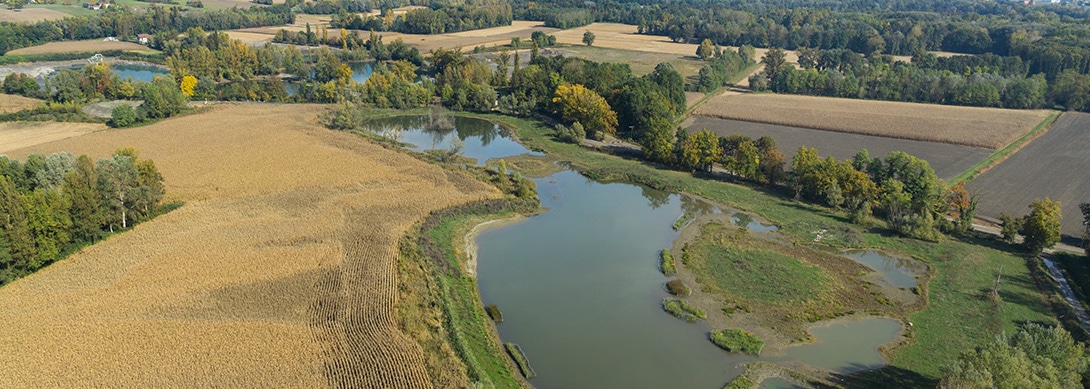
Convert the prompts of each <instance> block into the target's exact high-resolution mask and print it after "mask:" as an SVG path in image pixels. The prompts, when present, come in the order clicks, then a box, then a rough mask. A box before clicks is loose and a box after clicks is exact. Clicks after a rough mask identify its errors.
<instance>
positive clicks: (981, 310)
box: [467, 114, 1055, 378]
mask: <svg viewBox="0 0 1090 389" xmlns="http://www.w3.org/2000/svg"><path fill="white" fill-rule="evenodd" d="M467 116H474V117H480V118H484V119H488V120H492V121H494V122H497V123H500V124H503V125H505V126H508V127H511V128H515V129H517V130H518V136H519V137H520V138H521V139H522V141H523V142H524V143H525V144H527V145H528V146H529V147H530V148H531V149H534V150H539V151H544V152H546V153H548V154H550V155H552V156H554V157H556V158H558V159H560V160H563V161H569V162H570V163H571V165H572V166H573V167H575V168H577V169H579V170H581V171H583V172H584V173H586V174H588V175H598V176H599V178H613V179H631V180H633V181H635V182H638V183H643V184H647V185H651V186H656V187H658V188H660V189H666V190H678V191H683V192H687V193H692V194H696V195H700V196H703V197H707V198H709V199H712V200H714V201H716V202H719V203H722V204H725V205H728V206H731V207H735V208H738V209H741V210H745V211H748V212H752V213H755V214H757V215H760V216H761V217H763V218H764V219H767V220H769V221H771V222H773V223H775V224H777V225H779V226H782V229H781V230H780V231H781V232H782V233H784V234H787V235H789V236H792V237H794V238H796V239H798V241H799V242H801V243H806V242H811V241H813V239H814V238H815V235H816V234H817V232H818V231H821V230H825V231H826V233H825V234H823V236H824V238H823V239H822V242H824V243H826V244H832V245H835V246H841V247H885V248H889V249H893V250H898V251H901V252H905V253H908V254H911V255H915V256H917V257H919V258H921V259H923V260H925V261H928V262H929V263H930V264H931V265H932V266H933V267H934V268H935V269H934V272H935V273H936V275H935V278H934V279H933V280H932V285H931V286H930V287H929V288H928V285H923V286H924V288H925V289H929V290H930V294H929V305H928V308H927V309H925V310H924V311H922V312H919V313H916V314H913V315H911V316H910V320H911V321H912V322H913V325H914V327H912V328H910V329H909V330H908V333H909V335H910V336H913V337H914V339H915V341H914V342H909V343H908V344H907V345H906V346H905V347H902V348H900V349H898V350H896V351H895V352H894V355H893V357H894V358H893V360H894V365H895V366H897V367H900V368H904V369H908V370H912V371H916V372H918V373H920V374H923V375H925V376H927V377H932V378H933V377H937V376H938V370H939V366H941V365H943V364H945V363H948V362H950V361H952V360H953V359H955V358H956V357H957V355H958V353H960V352H962V351H964V350H966V349H967V348H966V347H972V346H976V345H981V344H984V343H986V342H989V341H991V340H992V339H993V338H994V336H995V335H996V334H998V333H999V332H1000V331H1003V330H1008V331H1010V330H1013V329H1014V328H1015V326H1016V324H1017V323H1020V322H1025V321H1044V322H1055V319H1053V318H1052V317H1051V315H1052V314H1053V313H1052V312H1051V311H1050V309H1049V305H1048V303H1047V302H1046V301H1045V297H1044V294H1042V292H1041V291H1040V290H1039V289H1037V287H1036V286H1035V285H1034V284H1033V282H1032V281H1030V280H1031V276H1030V274H1029V270H1028V268H1027V267H1026V264H1025V261H1024V260H1023V259H1022V258H1020V257H1018V256H1015V255H1013V254H1011V253H1010V252H1008V251H1001V250H999V249H995V248H989V247H985V246H981V245H979V244H974V243H985V244H989V243H987V242H990V241H984V242H962V241H959V240H957V239H954V238H947V239H945V240H943V241H942V242H940V243H928V242H922V241H918V240H913V239H904V238H900V237H896V236H894V235H892V234H890V233H889V232H888V231H887V230H884V229H881V228H865V227H861V226H858V225H854V224H850V223H848V222H847V219H846V217H845V216H844V215H841V214H836V213H833V212H831V211H829V210H828V209H826V208H823V207H817V206H813V205H809V204H805V203H797V202H794V201H791V200H789V199H787V198H786V197H785V196H781V195H779V194H777V193H775V192H766V191H765V190H764V189H758V188H750V187H745V186H740V185H735V184H729V183H724V182H720V181H715V180H710V179H705V178H702V177H697V176H694V175H692V174H688V173H684V172H677V171H672V170H665V169H658V168H657V166H654V165H651V164H648V163H646V162H643V161H639V160H630V159H624V158H621V157H618V156H613V155H608V154H604V153H600V152H596V151H593V150H589V149H586V148H583V147H580V146H578V145H573V144H565V143H558V142H555V141H553V140H552V135H551V134H552V129H550V128H548V127H547V126H545V125H543V124H540V123H538V122H535V121H532V120H527V119H523V118H512V117H507V116H502V115H493V114H468V115H467ZM599 173H601V174H599ZM999 265H1002V266H1003V273H1004V275H1003V279H1004V280H1006V281H1005V282H1003V283H1002V284H1001V286H1000V291H1001V293H1000V294H1001V295H1006V296H1009V298H1004V299H1003V300H1002V301H1001V302H999V303H991V302H989V301H987V300H982V299H980V295H981V293H980V291H982V290H985V289H987V288H990V287H991V286H992V284H993V283H994V281H995V280H994V274H992V273H990V272H982V271H981V269H982V268H985V266H986V267H987V268H998V266H999ZM982 273H983V274H982ZM993 324H994V325H993Z"/></svg>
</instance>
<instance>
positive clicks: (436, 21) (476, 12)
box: [329, 0, 513, 34]
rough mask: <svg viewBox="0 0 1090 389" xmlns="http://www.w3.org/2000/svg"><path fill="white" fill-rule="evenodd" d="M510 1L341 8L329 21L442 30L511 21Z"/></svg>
mask: <svg viewBox="0 0 1090 389" xmlns="http://www.w3.org/2000/svg"><path fill="white" fill-rule="evenodd" d="M512 20H513V18H512V13H511V4H510V3H508V2H506V1H499V0H476V1H466V2H440V1H435V2H432V3H431V6H430V7H429V8H417V9H412V10H409V11H408V12H405V13H404V14H402V15H397V16H395V15H394V14H393V13H391V12H389V11H388V10H383V13H382V14H381V15H379V16H378V17H375V16H360V15H359V14H358V13H354V12H349V11H346V10H338V11H337V12H336V13H334V15H333V17H332V19H331V21H330V23H329V25H330V26H331V27H334V28H347V29H350V30H364V31H367V30H370V31H397V32H403V33H407V34H442V33H448V32H459V31H467V30H476V29H481V28H490V27H498V26H509V25H511V21H512Z"/></svg>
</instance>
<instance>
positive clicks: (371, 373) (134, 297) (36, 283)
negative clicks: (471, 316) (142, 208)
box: [0, 104, 499, 387]
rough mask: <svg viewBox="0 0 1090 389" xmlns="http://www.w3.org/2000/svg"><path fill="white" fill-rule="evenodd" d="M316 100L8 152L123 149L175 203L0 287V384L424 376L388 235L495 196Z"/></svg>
mask: <svg viewBox="0 0 1090 389" xmlns="http://www.w3.org/2000/svg"><path fill="white" fill-rule="evenodd" d="M318 111H320V109H319V108H318V107H317V106H307V105H269V104H260V105H259V104H242V105H233V104H225V105H219V106H216V107H214V108H212V109H211V110H209V111H207V112H204V113H198V114H191V115H186V116H183V117H179V118H174V119H170V120H165V121H161V122H158V123H156V124H153V125H149V126H145V127H138V128H129V129H122V130H111V131H105V132H99V133H95V134H92V135H88V136H84V137H80V138H78V139H65V140H59V141H52V142H48V143H43V144H39V145H36V146H32V147H27V148H22V149H19V150H14V151H10V152H9V153H8V154H9V155H12V156H13V157H15V158H25V156H26V155H27V154H30V153H33V152H39V153H45V154H48V153H51V152H56V151H61V150H66V151H72V152H74V153H77V154H88V155H90V156H94V157H98V156H104V155H108V154H110V153H112V152H113V150H115V149H117V148H120V147H124V146H133V147H136V148H138V149H139V150H140V151H141V156H142V157H143V158H148V159H154V160H155V162H156V165H157V166H158V168H159V170H160V172H161V173H162V174H163V176H164V177H165V178H166V180H165V185H166V186H167V193H168V198H166V199H164V200H165V201H168V202H171V201H175V202H183V203H184V205H183V206H182V207H181V208H179V209H177V210H175V211H173V212H171V213H169V214H166V215H163V216H161V217H159V218H157V219H154V220H152V221H149V222H147V223H144V224H140V225H138V226H137V227H136V228H134V229H133V230H131V231H128V232H125V233H123V234H119V235H115V236H112V237H110V238H108V239H106V240H105V241H102V242H99V243H97V244H95V245H93V246H90V247H87V248H84V249H83V250H81V251H79V252H77V253H75V254H73V255H72V256H70V257H68V258H67V259H65V260H62V261H59V262H58V263H56V264H54V265H52V266H49V267H47V268H45V269H42V270H41V271H39V272H37V273H35V274H32V275H30V276H28V277H26V278H24V279H21V280H18V281H16V282H13V283H11V284H9V285H7V286H5V287H4V288H2V289H0V321H3V322H4V323H5V326H4V327H5V330H4V331H3V332H2V333H0V342H2V343H3V344H5V345H6V346H5V352H4V353H2V354H0V369H3V370H4V371H5V372H8V373H9V374H4V375H2V376H0V386H4V387H26V386H37V387H63V386H70V385H71V383H73V382H80V383H82V384H84V385H89V386H103V385H116V386H129V387H164V386H170V387H175V386H190V387H192V386H213V385H228V386H246V385H252V384H253V382H254V379H255V377H260V380H261V382H263V383H265V384H267V385H271V386H280V387H317V386H348V387H421V386H427V384H428V382H430V380H429V372H428V371H427V368H426V366H427V363H426V362H425V361H426V358H428V356H426V355H425V353H424V351H423V350H422V349H421V348H420V346H419V345H418V343H416V342H415V341H414V340H413V339H412V338H411V337H410V336H408V335H407V334H405V333H404V332H403V331H402V329H401V326H400V324H399V323H398V320H397V315H396V312H395V311H396V308H395V306H396V305H397V302H398V295H399V291H398V282H399V281H398V277H397V274H398V269H397V267H398V252H399V248H398V242H399V239H400V238H401V237H402V236H403V235H404V234H405V232H406V231H408V230H409V229H410V227H411V226H412V225H414V224H416V223H418V222H420V221H421V220H422V219H423V218H424V217H425V216H426V215H428V214H429V213H430V212H432V211H433V210H437V209H442V208H446V207H450V206H453V205H457V204H461V203H465V202H469V201H475V200H481V199H488V198H493V197H497V196H498V195H499V193H498V192H497V191H495V189H492V188H491V187H489V186H487V185H485V184H481V183H479V182H478V181H476V180H474V179H471V178H468V177H465V176H463V175H460V174H456V173H451V172H446V171H444V170H442V169H440V168H438V167H436V166H433V165H429V164H427V163H424V162H422V161H420V160H417V159H415V158H413V157H411V156H408V155H406V154H404V153H399V152H395V151H391V150H387V149H385V148H383V147H382V146H379V145H376V144H372V143H369V142H367V141H365V140H362V139H360V138H359V137H357V136H354V135H352V134H348V133H338V132H332V131H329V130H326V129H324V128H322V127H320V126H319V125H318V124H317V123H316V113H317V112H318ZM0 144H4V143H0ZM163 361H170V363H163ZM16 372H17V374H16Z"/></svg>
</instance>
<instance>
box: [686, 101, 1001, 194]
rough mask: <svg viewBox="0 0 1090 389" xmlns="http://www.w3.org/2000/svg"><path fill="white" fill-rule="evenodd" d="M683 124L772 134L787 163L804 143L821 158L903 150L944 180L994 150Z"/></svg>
mask: <svg viewBox="0 0 1090 389" xmlns="http://www.w3.org/2000/svg"><path fill="white" fill-rule="evenodd" d="M682 126H684V127H686V128H688V130H689V132H690V133H691V132H693V131H699V130H701V129H703V128H707V129H708V130H711V131H712V132H715V133H716V134H718V135H719V136H728V135H731V134H734V133H741V134H742V135H746V136H749V137H751V138H759V137H761V136H764V135H770V136H772V137H773V138H775V139H776V145H777V146H778V147H779V149H780V151H781V152H783V153H784V155H785V156H786V157H787V158H788V162H790V159H791V156H793V155H794V154H795V151H796V150H798V148H799V147H801V146H806V147H816V148H817V150H818V155H821V156H822V157H825V156H832V157H834V158H836V159H849V158H851V157H853V156H855V153H857V152H859V150H860V149H867V151H868V152H869V153H870V156H871V157H872V158H873V157H885V156H886V154H888V153H889V152H891V151H904V152H906V153H909V154H911V155H914V156H916V157H919V158H922V159H924V160H926V161H927V162H928V163H930V164H931V167H932V168H934V169H935V174H937V175H938V176H939V177H940V178H943V179H949V178H951V177H954V176H957V175H958V174H960V173H961V172H963V171H965V170H966V169H969V168H970V167H972V166H973V165H974V164H976V163H977V162H980V161H982V160H983V159H984V158H987V157H988V156H989V155H991V153H992V151H991V150H988V149H984V148H977V147H968V146H958V145H950V144H942V143H935V142H923V141H916V140H907V139H895V138H885V137H880V136H873V135H859V134H848V133H842V132H832V131H822V130H812V129H807V128H799V127H788V126H779V125H773V124H763V123H752V122H744V121H739V120H728V119H718V118H709V117H704V116H694V117H693V118H692V119H691V120H690V121H687V123H685V124H682Z"/></svg>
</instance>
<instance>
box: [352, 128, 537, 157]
mask: <svg viewBox="0 0 1090 389" xmlns="http://www.w3.org/2000/svg"><path fill="white" fill-rule="evenodd" d="M426 122H427V118H426V117H423V116H396V117H390V118H381V119H375V120H372V121H369V122H367V123H366V124H365V126H364V127H365V128H366V129H367V130H368V131H371V132H373V133H375V134H379V135H383V136H386V137H390V138H394V139H397V140H399V141H401V142H405V143H410V144H412V145H413V147H411V148H412V149H413V150H415V151H425V150H433V149H439V150H447V149H449V148H450V147H451V145H452V144H453V143H454V142H455V141H454V139H458V141H460V142H462V143H463V147H462V155H463V156H466V157H469V158H476V159H477V164H478V165H483V164H484V163H485V161H487V160H489V159H492V158H502V157H510V156H513V155H522V154H535V155H541V153H532V152H530V150H527V149H526V148H525V147H523V146H522V145H521V144H519V143H518V142H516V141H514V140H513V139H511V138H509V137H507V133H506V130H504V129H503V128H502V127H500V125H499V124H494V123H491V122H489V121H486V120H480V119H473V118H466V117H460V116H455V117H454V128H455V129H453V130H441V131H434V130H425V129H424V124H425V123H426Z"/></svg>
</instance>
